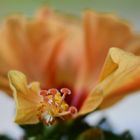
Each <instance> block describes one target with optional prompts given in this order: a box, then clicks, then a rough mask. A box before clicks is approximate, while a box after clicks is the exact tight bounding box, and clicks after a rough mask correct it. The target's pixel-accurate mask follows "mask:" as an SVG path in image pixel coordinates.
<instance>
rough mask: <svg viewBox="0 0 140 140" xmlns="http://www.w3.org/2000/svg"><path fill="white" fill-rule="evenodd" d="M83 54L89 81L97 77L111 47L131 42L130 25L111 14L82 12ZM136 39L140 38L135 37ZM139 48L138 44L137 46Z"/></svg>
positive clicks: (131, 32) (132, 35) (122, 45)
mask: <svg viewBox="0 0 140 140" xmlns="http://www.w3.org/2000/svg"><path fill="white" fill-rule="evenodd" d="M84 31H85V56H86V65H87V72H86V73H89V74H88V77H89V79H90V77H91V80H89V79H88V81H89V83H92V84H93V82H91V81H93V78H92V77H94V81H95V84H96V81H97V79H98V76H99V74H100V70H101V68H102V65H103V63H104V60H105V58H106V56H107V53H108V51H109V49H110V48H111V47H118V48H123V49H127V47H128V45H129V43H131V42H133V39H134V36H135V35H134V33H133V31H132V29H131V27H130V26H129V25H128V24H127V23H126V22H124V21H122V20H120V19H119V18H118V17H116V16H115V15H113V14H100V13H95V12H93V11H91V10H88V11H86V12H85V14H84ZM137 41H139V43H140V40H138V39H137ZM139 49H140V46H139Z"/></svg>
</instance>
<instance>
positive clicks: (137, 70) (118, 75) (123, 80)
mask: <svg viewBox="0 0 140 140" xmlns="http://www.w3.org/2000/svg"><path fill="white" fill-rule="evenodd" d="M97 89H102V90H103V94H104V100H103V102H102V104H101V105H100V108H105V107H109V106H111V105H113V104H114V103H116V102H117V101H119V100H120V99H121V98H123V97H124V96H126V95H127V94H129V93H130V92H132V91H135V90H140V57H138V56H135V55H133V54H131V53H128V52H125V51H123V50H121V49H118V48H111V49H110V51H109V54H108V56H107V58H106V62H105V64H104V68H103V70H102V73H101V77H100V81H99V83H98V85H97V86H96V90H97Z"/></svg>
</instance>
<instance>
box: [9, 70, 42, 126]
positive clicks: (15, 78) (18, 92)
mask: <svg viewBox="0 0 140 140" xmlns="http://www.w3.org/2000/svg"><path fill="white" fill-rule="evenodd" d="M8 77H9V81H10V86H11V88H12V90H13V94H14V99H15V102H16V117H15V122H16V123H18V124H35V123H38V122H39V120H38V117H37V109H38V106H39V104H40V102H41V101H42V98H41V97H40V96H39V91H40V85H39V83H38V82H33V83H31V84H30V85H28V84H27V79H26V76H25V75H24V74H23V73H21V72H19V71H10V72H9V73H8Z"/></svg>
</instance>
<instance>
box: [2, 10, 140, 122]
mask: <svg viewBox="0 0 140 140" xmlns="http://www.w3.org/2000/svg"><path fill="white" fill-rule="evenodd" d="M0 36H1V41H0V53H1V56H0V65H1V69H0V87H1V89H3V90H4V91H7V93H9V94H11V93H12V92H11V91H10V89H9V87H8V81H7V77H6V74H7V72H8V71H9V70H12V69H14V71H10V72H9V74H8V75H9V81H10V86H11V88H12V89H13V91H14V98H15V101H16V108H17V112H16V119H15V120H16V122H17V123H19V124H34V123H38V122H39V121H43V122H45V123H46V124H47V125H49V124H53V123H54V122H56V121H57V120H59V119H61V120H66V119H68V118H74V117H77V116H80V115H83V114H87V113H89V112H91V111H93V110H95V109H96V108H105V107H109V106H110V105H113V104H114V103H116V102H117V101H119V100H120V99H122V98H123V97H124V96H125V95H127V94H128V93H130V92H132V91H135V90H139V89H140V75H139V73H140V57H139V56H135V55H133V54H131V53H129V52H125V51H123V50H126V51H131V52H133V53H135V54H136V55H139V54H140V51H139V50H140V42H139V36H138V35H136V34H135V33H134V32H133V31H132V29H131V27H130V26H129V25H128V24H127V23H125V22H122V21H120V20H119V19H118V18H117V17H115V16H113V15H110V14H99V13H95V12H92V11H90V10H88V11H85V13H84V17H83V21H82V20H81V19H78V18H76V17H68V16H65V15H62V14H60V13H56V12H53V11H52V10H50V9H42V10H40V11H39V12H38V13H37V16H36V17H35V18H33V19H26V18H24V17H22V16H21V15H20V16H12V17H9V18H8V19H7V20H6V21H5V22H4V23H3V25H2V26H1V31H0ZM111 47H118V48H111ZM110 48H111V49H110ZM119 48H122V49H123V50H121V49H119ZM105 58H106V60H105ZM15 70H16V71H15ZM17 70H18V71H17ZM19 71H21V72H19ZM23 73H25V75H27V77H28V79H29V82H31V81H37V82H32V83H31V84H28V82H27V79H26V76H25V75H24V74H23Z"/></svg>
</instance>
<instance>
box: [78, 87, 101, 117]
mask: <svg viewBox="0 0 140 140" xmlns="http://www.w3.org/2000/svg"><path fill="white" fill-rule="evenodd" d="M102 92H103V91H102V89H99V88H98V89H97V90H93V91H91V92H90V93H89V95H88V97H87V98H86V100H85V101H84V103H83V105H82V107H81V109H80V111H79V113H78V115H84V114H87V113H90V112H92V111H94V110H95V109H96V108H97V107H98V106H99V105H100V104H101V102H102V100H103V93H102Z"/></svg>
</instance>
